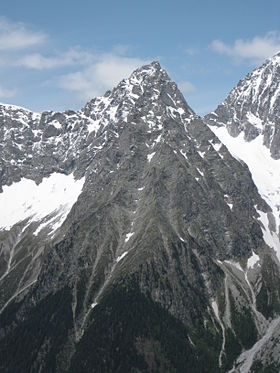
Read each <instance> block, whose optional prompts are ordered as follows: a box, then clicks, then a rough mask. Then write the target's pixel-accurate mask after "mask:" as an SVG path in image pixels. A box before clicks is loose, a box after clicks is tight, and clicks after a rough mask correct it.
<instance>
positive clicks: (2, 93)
mask: <svg viewBox="0 0 280 373" xmlns="http://www.w3.org/2000/svg"><path fill="white" fill-rule="evenodd" d="M16 94H17V91H16V89H8V88H5V87H3V86H1V85H0V98H1V99H3V98H4V99H7V98H11V97H14V96H15V95H16Z"/></svg>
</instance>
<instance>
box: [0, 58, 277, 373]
mask: <svg viewBox="0 0 280 373" xmlns="http://www.w3.org/2000/svg"><path fill="white" fill-rule="evenodd" d="M279 69H280V67H279V56H275V57H274V58H273V59H271V60H269V61H267V62H266V63H265V65H263V66H262V67H261V68H260V69H257V70H256V71H255V72H253V73H252V74H250V75H248V76H247V77H246V78H245V81H243V82H240V83H239V84H238V86H237V88H236V89H234V90H233V91H232V92H231V94H230V95H229V97H228V98H227V99H226V100H225V102H224V103H223V104H221V105H220V106H219V107H218V108H217V110H216V111H215V112H214V113H211V114H209V116H206V117H205V118H204V119H202V118H200V117H198V116H197V115H196V114H195V113H194V111H193V110H192V109H191V108H190V107H189V105H188V104H187V103H186V101H185V99H184V97H183V96H182V94H181V92H180V91H179V89H178V87H177V85H176V83H174V82H173V81H172V80H171V79H170V78H169V76H168V75H167V73H166V72H165V71H164V70H163V69H162V68H161V66H160V65H159V63H158V62H152V63H151V64H149V65H146V66H143V67H141V68H139V69H137V70H136V71H135V72H133V74H132V75H131V76H130V78H128V79H125V80H123V81H121V82H120V83H119V85H118V86H117V87H116V88H114V89H113V90H112V91H108V92H106V94H105V95H104V96H102V97H97V98H95V99H93V100H91V101H90V102H88V103H87V104H86V106H85V107H84V108H83V109H81V110H80V111H78V112H74V111H66V112H63V113H55V112H44V113H41V114H39V113H38V114H37V113H32V112H30V111H28V110H25V109H22V108H19V107H15V106H11V105H0V151H1V152H0V157H1V158H0V188H1V193H0V206H1V216H0V372H5V373H6V372H9V373H25V372H26V373H27V372H28V373H29V372H30V373H31V372H34V373H37V372H41V373H50V372H58V373H62V372H72V373H77V372H82V373H86V372H104V373H110V372H191V373H192V372H195V373H204V372H205V373H211V372H213V373H216V372H229V371H231V372H265V371H266V372H267V371H271V372H274V371H275V372H276V371H278V370H279V368H280V351H279V343H278V341H279V338H280V335H279V330H280V329H279V326H280V318H279V317H280V285H279V284H280V262H279V260H280V244H279V219H280V218H279V208H278V207H279V204H280V203H279V204H278V202H277V201H279V199H278V193H280V181H279V183H278V179H277V177H278V175H279V171H278V170H280V168H278V162H280V161H279V160H278V158H279V157H280V153H279V149H280V147H279V145H278V142H277V141H278V140H277V139H278V137H277V136H278V135H277V134H278V127H279V105H277V103H278V104H279V85H280V76H279ZM254 82H255V83H254ZM241 103H242V105H241V106H242V107H240V104H241ZM260 140H261V141H260ZM235 141H237V143H235ZM236 144H237V145H236ZM252 146H253V148H254V151H255V152H256V153H254V154H259V153H261V154H262V155H263V157H262V158H261V161H263V162H264V163H263V164H262V166H263V167H264V168H265V169H264V170H263V173H260V172H259V173H258V169H259V168H258V167H257V166H256V162H255V163H254V162H253V161H252V159H249V160H248V159H247V158H246V154H248V153H249V154H251V152H250V149H251V147H252ZM258 150H259V151H258ZM266 151H267V153H266ZM244 154H245V155H244ZM251 158H252V157H251ZM277 172H278V173H277ZM266 173H267V174H266ZM271 173H272V176H271ZM266 175H270V176H271V178H272V177H273V180H274V183H273V186H271V185H270V182H269V181H270V180H271V179H268V180H266V179H265V177H266ZM279 177H280V176H279ZM279 180H280V179H279ZM267 369H270V370H267Z"/></svg>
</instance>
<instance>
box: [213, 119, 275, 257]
mask: <svg viewBox="0 0 280 373" xmlns="http://www.w3.org/2000/svg"><path fill="white" fill-rule="evenodd" d="M210 128H211V130H212V131H213V132H214V133H215V135H216V136H217V137H218V138H219V139H220V141H221V142H222V143H223V144H224V145H225V146H226V147H227V148H228V150H229V151H230V153H231V154H232V155H233V156H234V157H236V158H237V159H239V160H242V161H243V162H245V163H246V164H247V166H248V167H249V170H250V172H251V174H252V178H253V180H254V183H255V184H256V186H257V188H258V190H259V193H260V195H261V196H262V197H263V199H264V200H265V201H266V202H267V204H268V205H269V206H270V207H271V212H272V213H265V212H263V211H258V210H257V211H258V214H259V219H260V221H261V222H262V224H263V228H262V230H263V236H264V239H265V242H266V243H267V244H268V245H269V246H270V247H272V248H273V249H274V250H275V252H276V255H277V257H278V260H279V261H280V241H279V234H280V231H279V229H280V216H279V215H280V159H278V160H276V159H273V158H272V157H271V155H270V152H269V149H268V148H267V147H266V146H265V145H263V142H262V136H261V135H260V136H258V137H256V138H255V139H254V140H252V141H250V142H248V141H246V140H245V139H244V133H243V132H241V133H240V134H239V135H238V136H237V137H232V136H230V134H229V133H228V131H227V129H226V127H216V126H211V127H210Z"/></svg>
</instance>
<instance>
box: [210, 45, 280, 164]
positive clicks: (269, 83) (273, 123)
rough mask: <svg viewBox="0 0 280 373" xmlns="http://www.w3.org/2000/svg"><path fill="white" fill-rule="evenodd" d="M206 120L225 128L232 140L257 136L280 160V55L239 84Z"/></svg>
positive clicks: (247, 139) (249, 138)
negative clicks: (238, 137) (241, 135)
mask: <svg viewBox="0 0 280 373" xmlns="http://www.w3.org/2000/svg"><path fill="white" fill-rule="evenodd" d="M206 120H207V121H208V122H209V123H210V124H211V123H212V124H215V125H218V126H219V125H226V127H227V130H228V132H229V134H230V135H231V136H233V137H236V136H238V135H239V134H240V133H241V132H243V133H244V137H245V140H246V141H251V140H253V139H255V138H256V137H258V136H261V137H262V141H263V144H264V145H265V146H266V147H267V148H269V149H270V153H271V156H272V158H274V159H279V158H280V52H279V53H278V54H276V55H275V56H274V57H272V58H271V59H269V60H267V61H266V62H265V63H264V64H263V65H262V66H261V67H259V68H257V69H256V70H254V71H253V72H252V73H250V74H248V75H247V76H246V77H245V79H243V80H240V82H239V83H238V84H237V86H236V87H235V88H234V89H233V90H232V91H231V92H230V93H229V95H228V97H227V98H226V99H225V101H224V102H223V103H222V104H220V105H219V106H218V107H217V109H216V110H215V112H214V113H211V114H209V115H207V116H206Z"/></svg>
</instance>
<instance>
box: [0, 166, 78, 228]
mask: <svg viewBox="0 0 280 373" xmlns="http://www.w3.org/2000/svg"><path fill="white" fill-rule="evenodd" d="M84 180H85V179H84V178H82V179H80V180H75V179H74V176H73V174H71V175H63V174H59V173H53V174H52V175H50V176H49V177H46V178H44V179H43V180H42V182H41V184H39V185H36V183H35V181H33V180H29V179H25V178H23V179H21V181H19V182H17V183H14V184H12V185H10V186H3V193H0V206H1V214H0V229H6V230H8V229H11V227H12V226H13V225H15V224H16V223H19V222H21V221H23V220H26V219H28V220H29V222H35V221H41V220H46V219H45V218H46V217H47V216H49V215H51V217H50V219H48V218H47V221H44V222H43V224H42V225H41V229H42V228H43V227H45V226H47V225H49V224H50V223H53V224H52V232H54V231H55V230H56V229H58V228H59V227H60V226H61V224H62V223H63V221H64V220H65V219H66V217H67V215H68V213H69V211H70V210H71V207H72V206H73V204H74V203H75V202H76V201H77V199H78V196H79V195H80V193H81V191H82V188H83V185H84ZM41 229H39V228H38V229H37V230H36V233H37V234H38V233H39V231H40V230H41Z"/></svg>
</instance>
